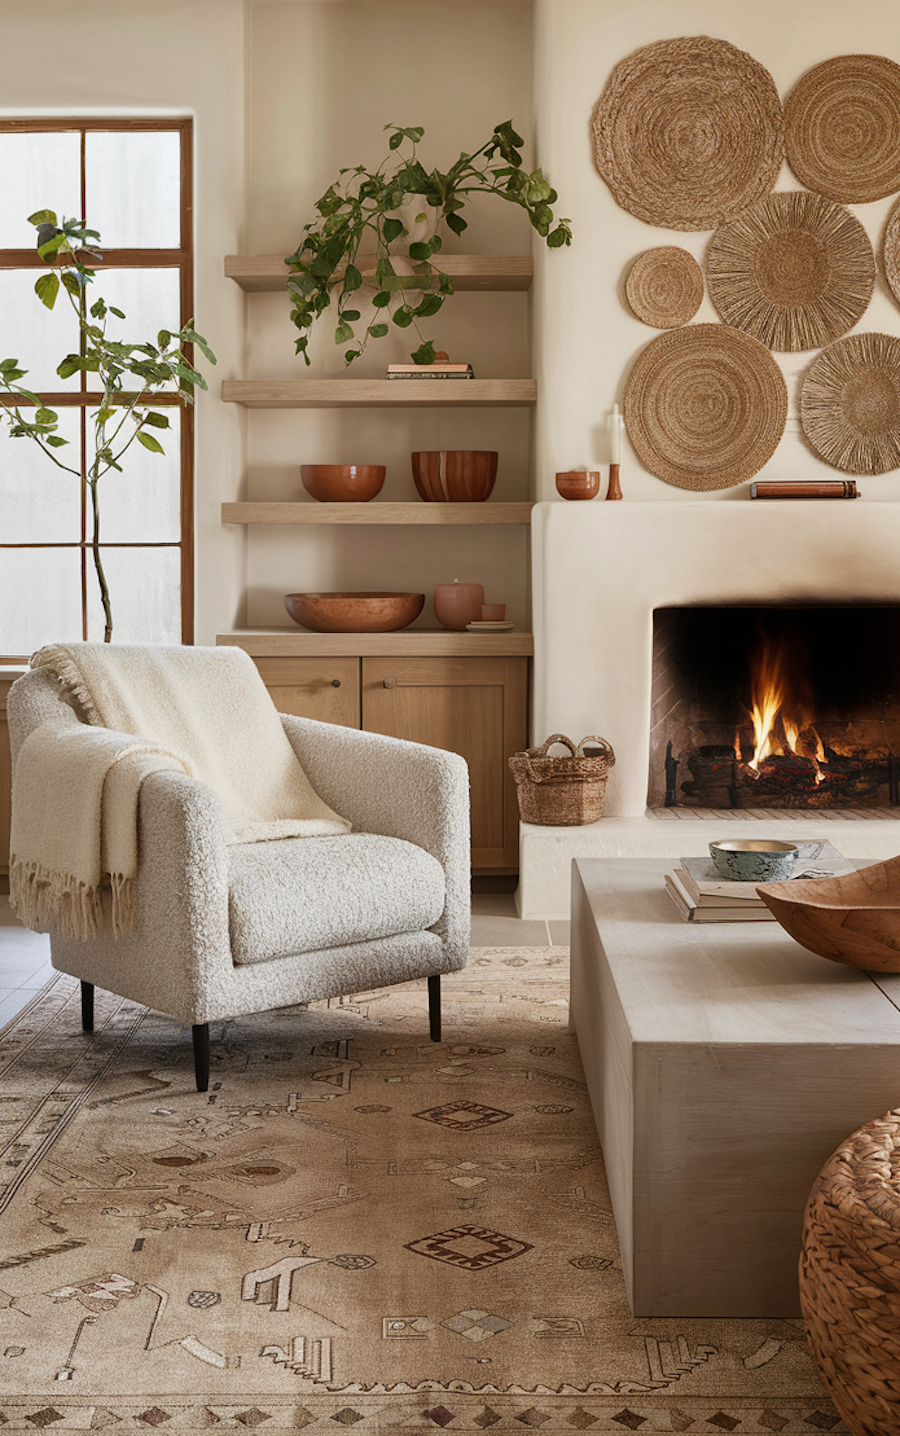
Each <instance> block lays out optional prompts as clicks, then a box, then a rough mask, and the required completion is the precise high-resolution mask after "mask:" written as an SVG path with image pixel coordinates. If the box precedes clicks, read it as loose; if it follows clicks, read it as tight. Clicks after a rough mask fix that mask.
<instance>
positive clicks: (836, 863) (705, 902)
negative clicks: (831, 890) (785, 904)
mask: <svg viewBox="0 0 900 1436" xmlns="http://www.w3.org/2000/svg"><path fill="white" fill-rule="evenodd" d="M797 846H798V847H799V849H800V852H799V853H798V855H797V861H796V863H795V865H794V871H793V873H792V875H791V881H794V880H795V879H797V878H832V877H840V876H841V875H842V874H843V873H852V872H855V868H854V866H853V864H852V863H850V862H848V861H847V859H846V858H845V857H844V855H843V853H839V852H838V850H837V848H836V847H834V846H833V845H832V844H831V843H829V842H826V841H822V842H809V843H798V845H797ZM679 864H680V866H679V867H677V868H675V870H674V872H671V873H666V892H667V893H668V894H669V897H670V898H671V899H672V901H673V903H674V904H675V906H676V908H677V909H678V911H679V913H680V914H681V916H682V917H683V918H684V920H685V922H775V915H774V913H772V912H770V911H769V909H768V908H767V907H766V905H765V903H764V902H763V900H762V898H761V897H760V896H759V895H758V893H757V891H756V888H757V884H756V883H742V882H737V881H735V880H734V879H733V878H723V877H722V874H721V873H720V872H719V870H718V868H717V867H716V865H715V863H714V862H713V860H712V858H710V857H694V858H679Z"/></svg>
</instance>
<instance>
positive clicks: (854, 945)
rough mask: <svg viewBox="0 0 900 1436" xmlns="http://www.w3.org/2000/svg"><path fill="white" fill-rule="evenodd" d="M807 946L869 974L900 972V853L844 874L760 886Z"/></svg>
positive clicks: (768, 903) (768, 902) (767, 902)
mask: <svg viewBox="0 0 900 1436" xmlns="http://www.w3.org/2000/svg"><path fill="white" fill-rule="evenodd" d="M756 891H757V892H758V893H759V895H760V897H761V898H762V900H763V902H764V903H765V905H766V907H767V908H769V909H770V910H771V911H772V912H773V913H774V914H775V916H776V917H777V919H778V921H779V922H780V923H781V926H782V927H783V928H784V930H785V932H789V933H790V935H791V937H793V938H795V939H796V940H797V942H799V943H800V945H801V946H802V947H807V948H809V950H810V952H815V953H818V955H819V956H820V957H828V958H830V959H831V961H832V962H843V963H845V964H846V965H847V966H848V967H862V968H865V970H866V971H868V972H900V857H897V858H889V859H888V861H887V862H886V863H872V864H871V866H870V867H867V868H860V870H859V872H855V873H848V874H847V875H846V876H845V877H839V878H795V879H794V880H793V882H785V883H764V884H763V885H762V886H761V887H758V888H757V890H756Z"/></svg>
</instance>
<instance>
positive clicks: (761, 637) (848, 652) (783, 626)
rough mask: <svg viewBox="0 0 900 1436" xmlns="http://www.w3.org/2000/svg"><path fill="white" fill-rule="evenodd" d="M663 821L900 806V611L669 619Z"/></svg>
mask: <svg viewBox="0 0 900 1436" xmlns="http://www.w3.org/2000/svg"><path fill="white" fill-rule="evenodd" d="M651 703H652V710H651V732H650V778H649V785H648V803H649V806H650V807H651V808H661V807H685V808H731V809H736V808H744V809H753V808H759V809H770V808H794V809H797V808H841V809H844V810H846V809H859V808H866V809H869V808H890V807H897V806H898V804H900V608H898V607H896V606H884V607H880V606H874V605H843V606H839V607H832V606H825V605H821V606H805V605H797V606H783V607H774V606H772V607H767V606H758V607H737V606H735V607H717V608H705V607H691V608H659V609H656V610H655V611H654V615H653V675H652V696H651Z"/></svg>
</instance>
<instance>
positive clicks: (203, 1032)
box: [191, 1022, 209, 1092]
mask: <svg viewBox="0 0 900 1436" xmlns="http://www.w3.org/2000/svg"><path fill="white" fill-rule="evenodd" d="M191 1030H192V1032H193V1035H194V1072H195V1074H196V1077H197V1091H198V1092H207V1091H209V1023H208V1022H195V1023H194V1025H193V1028H192V1029H191Z"/></svg>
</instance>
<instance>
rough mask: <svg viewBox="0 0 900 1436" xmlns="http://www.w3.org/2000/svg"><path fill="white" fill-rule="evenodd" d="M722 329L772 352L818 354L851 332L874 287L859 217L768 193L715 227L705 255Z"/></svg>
mask: <svg viewBox="0 0 900 1436" xmlns="http://www.w3.org/2000/svg"><path fill="white" fill-rule="evenodd" d="M706 278H707V283H708V284H709V292H710V296H711V298H712V301H713V304H714V305H715V306H716V308H717V309H718V311H719V313H720V314H721V316H722V318H723V319H724V320H725V322H726V324H733V325H734V326H735V327H736V328H737V329H743V330H744V332H745V333H746V334H752V335H753V336H754V338H756V339H759V340H760V341H761V342H762V343H763V344H766V345H768V347H769V348H770V349H779V350H803V349H819V348H821V346H822V345H823V344H830V343H831V341H832V340H833V339H839V338H840V337H841V335H842V334H846V333H847V332H848V330H850V329H852V328H853V326H854V324H856V323H857V322H858V321H859V320H860V319H861V318H862V316H863V314H864V313H865V311H866V308H867V306H868V303H869V300H870V299H871V297H872V290H873V288H874V286H875V256H874V254H873V253H872V246H871V244H870V243H869V238H868V235H867V234H866V231H865V230H864V229H863V227H862V225H861V224H860V222H859V220H858V219H857V218H856V216H855V215H852V214H851V213H850V211H849V210H848V209H844V207H843V206H842V205H839V204H835V203H834V201H833V200H830V199H823V197H822V196H821V195H818V194H804V193H802V192H801V191H795V192H792V193H789V194H770V195H767V196H766V198H765V199H761V200H757V202H756V203H755V204H753V205H751V206H750V208H749V209H747V210H745V211H744V213H743V214H742V215H740V216H739V218H738V219H735V220H732V222H731V224H727V225H724V226H723V227H722V228H721V229H717V230H716V232H715V234H714V235H713V237H712V239H711V240H710V243H709V249H708V251H707V255H706Z"/></svg>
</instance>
